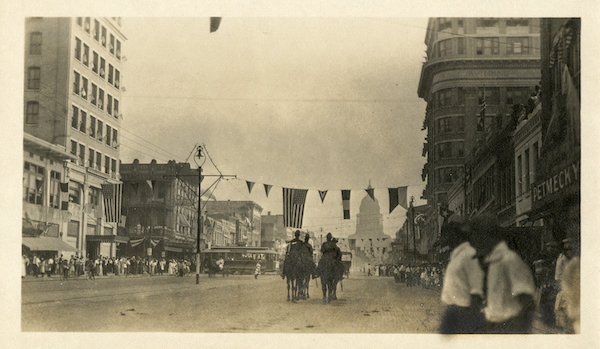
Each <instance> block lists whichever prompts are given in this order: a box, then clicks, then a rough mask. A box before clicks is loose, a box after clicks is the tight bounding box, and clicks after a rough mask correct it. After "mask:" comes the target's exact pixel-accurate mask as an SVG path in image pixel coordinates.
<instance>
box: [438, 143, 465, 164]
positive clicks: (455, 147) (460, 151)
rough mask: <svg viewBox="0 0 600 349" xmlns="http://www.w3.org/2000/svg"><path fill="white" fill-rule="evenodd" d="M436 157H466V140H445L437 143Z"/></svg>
mask: <svg viewBox="0 0 600 349" xmlns="http://www.w3.org/2000/svg"><path fill="white" fill-rule="evenodd" d="M435 154H436V159H437V160H440V159H450V158H464V157H465V142H463V141H458V142H443V143H438V144H436V145H435Z"/></svg>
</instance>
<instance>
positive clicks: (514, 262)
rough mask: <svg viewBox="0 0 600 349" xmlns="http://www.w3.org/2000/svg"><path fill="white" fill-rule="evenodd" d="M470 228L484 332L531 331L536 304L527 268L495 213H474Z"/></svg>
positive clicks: (520, 332) (518, 332) (531, 274)
mask: <svg viewBox="0 0 600 349" xmlns="http://www.w3.org/2000/svg"><path fill="white" fill-rule="evenodd" d="M471 228H472V233H471V234H470V237H471V238H470V243H471V244H472V245H473V247H474V248H475V250H477V257H478V260H479V262H480V265H481V268H482V270H483V271H484V284H483V290H484V292H483V294H484V297H485V298H484V299H485V301H486V306H485V308H484V309H483V311H484V313H485V318H486V333H495V334H507V333H511V334H525V333H531V326H532V322H533V316H534V314H535V308H536V307H535V301H534V298H533V296H534V294H535V284H534V281H533V273H532V272H531V269H530V268H529V266H528V265H527V264H526V263H525V262H524V261H523V259H522V258H521V257H520V256H519V255H518V254H517V253H516V252H515V251H513V250H511V249H510V248H509V247H508V244H507V243H506V237H505V235H504V232H503V231H502V229H501V228H500V226H499V224H498V222H497V219H496V217H495V216H492V215H482V216H479V217H476V218H474V219H473V220H472V222H471Z"/></svg>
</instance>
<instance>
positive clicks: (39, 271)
mask: <svg viewBox="0 0 600 349" xmlns="http://www.w3.org/2000/svg"><path fill="white" fill-rule="evenodd" d="M195 268H196V266H195V263H194V261H193V260H192V261H190V260H188V259H166V258H161V259H157V258H141V257H135V256H133V257H120V258H116V257H110V258H109V257H106V256H99V257H98V258H94V259H92V258H87V259H85V260H84V258H82V257H79V256H75V255H74V256H70V257H67V258H65V257H64V256H63V255H61V256H60V257H58V256H54V257H52V256H49V257H47V258H45V257H42V256H38V255H37V254H31V255H27V254H23V261H22V268H21V277H23V278H24V277H25V276H27V275H30V276H33V277H41V278H43V277H53V276H60V277H61V278H65V279H68V278H69V277H80V276H84V275H85V276H86V278H88V279H92V280H93V279H95V277H96V276H107V275H109V274H111V275H115V276H119V275H122V276H130V275H150V276H154V275H172V276H186V275H189V274H190V271H191V270H195Z"/></svg>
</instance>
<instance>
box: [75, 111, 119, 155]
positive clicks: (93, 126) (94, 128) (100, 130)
mask: <svg viewBox="0 0 600 349" xmlns="http://www.w3.org/2000/svg"><path fill="white" fill-rule="evenodd" d="M72 107H73V109H72V115H71V127H72V128H74V129H76V130H79V131H81V132H83V133H85V134H87V135H89V136H90V137H92V138H94V139H97V140H98V141H100V142H103V141H104V142H105V143H106V145H107V146H111V147H113V148H117V147H118V146H119V138H118V137H119V132H118V130H117V129H116V128H114V127H111V126H110V125H109V124H106V132H104V126H105V125H104V122H102V120H100V119H98V118H96V117H94V116H93V115H92V114H89V115H88V113H87V112H86V111H85V110H83V109H80V108H78V107H77V106H75V105H73V106H72ZM88 116H89V123H88Z"/></svg>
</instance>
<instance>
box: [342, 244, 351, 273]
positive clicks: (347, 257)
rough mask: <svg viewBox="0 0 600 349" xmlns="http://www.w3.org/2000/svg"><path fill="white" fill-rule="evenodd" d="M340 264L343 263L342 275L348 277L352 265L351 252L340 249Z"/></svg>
mask: <svg viewBox="0 0 600 349" xmlns="http://www.w3.org/2000/svg"><path fill="white" fill-rule="evenodd" d="M342 264H343V265H344V275H346V278H349V277H350V267H351V266H352V252H348V251H342Z"/></svg>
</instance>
